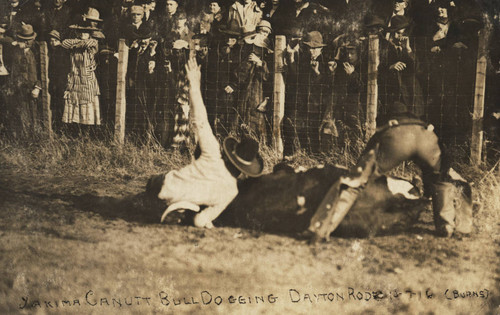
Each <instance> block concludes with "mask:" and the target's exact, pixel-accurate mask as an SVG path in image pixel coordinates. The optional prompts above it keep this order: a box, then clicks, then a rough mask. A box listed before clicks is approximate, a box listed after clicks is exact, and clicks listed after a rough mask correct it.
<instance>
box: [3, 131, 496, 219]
mask: <svg viewBox="0 0 500 315" xmlns="http://www.w3.org/2000/svg"><path fill="white" fill-rule="evenodd" d="M363 145H364V142H363V141H361V140H359V141H355V143H353V144H350V143H348V144H346V146H345V147H343V148H340V149H338V150H332V152H329V153H328V154H321V155H314V156H312V155H309V154H307V153H306V152H305V151H303V150H300V151H298V152H297V153H296V154H294V155H293V156H291V157H289V158H288V160H287V163H289V164H290V165H291V166H293V167H304V168H306V169H307V168H310V167H313V166H316V165H318V164H324V163H330V164H338V165H342V166H346V167H350V166H352V165H353V164H355V163H356V160H357V157H358V156H359V154H360V152H361V150H362V147H363ZM193 151H194V148H193V147H191V148H189V152H191V153H192V152H193ZM464 152H465V151H463V152H462V154H460V156H464ZM260 154H261V155H262V157H263V159H264V161H265V172H271V171H272V168H273V166H274V165H276V164H277V163H279V162H281V161H282V158H281V156H280V155H279V154H278V152H276V150H274V149H273V148H271V147H269V146H267V145H261V148H260ZM455 155H456V151H455ZM191 156H192V155H191V154H190V153H188V152H185V153H181V152H180V151H179V150H165V149H164V148H163V147H162V146H161V145H160V144H159V143H158V142H156V141H154V140H153V141H149V142H148V143H145V144H141V145H136V144H134V143H133V142H131V141H126V142H125V144H123V145H120V144H118V143H116V142H115V141H113V138H112V136H110V135H106V136H104V137H102V139H99V140H97V139H95V137H91V136H89V135H83V136H81V137H79V138H70V137H66V136H64V135H54V137H52V138H48V137H46V136H44V135H38V136H37V137H36V138H33V139H24V140H11V139H6V138H5V137H0V166H1V167H9V168H18V169H22V170H37V171H42V172H46V173H53V174H78V175H90V176H130V177H147V176H149V175H151V174H158V173H164V172H168V171H169V170H171V169H176V168H180V167H182V166H184V165H186V164H188V163H189V162H190V161H191ZM460 161H461V162H460V163H455V164H454V165H453V167H454V168H455V169H456V170H457V171H458V172H459V173H460V174H461V175H462V176H463V177H464V178H465V179H467V180H468V181H469V182H471V183H472V185H473V187H474V188H475V189H474V191H475V192H476V195H475V200H474V201H475V203H476V204H477V205H479V207H478V209H477V210H478V215H479V216H482V217H483V216H484V218H483V219H485V221H490V219H493V218H489V216H491V215H494V214H495V213H500V182H499V178H498V177H499V176H498V174H500V171H499V168H500V165H499V164H498V163H497V164H495V165H487V164H483V165H479V166H470V164H468V163H463V161H464V159H463V158H462V159H460ZM418 173H419V170H418V168H417V167H416V166H415V165H414V164H413V163H411V162H410V163H404V164H402V165H400V166H399V167H398V168H396V169H395V170H393V172H392V174H394V175H397V176H399V177H403V178H407V179H411V178H412V177H413V176H415V175H416V174H418Z"/></svg>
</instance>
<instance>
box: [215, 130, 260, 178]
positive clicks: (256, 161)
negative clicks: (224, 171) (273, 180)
mask: <svg viewBox="0 0 500 315" xmlns="http://www.w3.org/2000/svg"><path fill="white" fill-rule="evenodd" d="M223 148H224V153H225V154H226V156H227V157H228V159H229V161H231V163H232V164H233V165H234V166H235V167H236V168H237V169H238V170H239V171H240V172H242V173H243V174H245V175H247V176H249V177H258V176H260V175H262V171H263V170H264V161H263V160H262V158H261V157H260V155H259V143H258V142H257V141H255V140H254V139H252V138H249V137H243V139H242V140H241V142H239V141H238V140H236V139H235V138H233V137H227V138H226V139H224V144H223Z"/></svg>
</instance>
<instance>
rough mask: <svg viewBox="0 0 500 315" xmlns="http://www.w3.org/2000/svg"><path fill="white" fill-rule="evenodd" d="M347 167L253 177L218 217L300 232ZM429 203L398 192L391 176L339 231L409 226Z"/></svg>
mask: <svg viewBox="0 0 500 315" xmlns="http://www.w3.org/2000/svg"><path fill="white" fill-rule="evenodd" d="M346 173H347V170H345V169H343V168H337V167H334V166H325V167H324V168H313V169H310V170H308V171H306V172H299V173H295V172H294V171H293V170H292V169H291V168H289V169H286V168H285V169H280V170H277V171H275V172H273V173H272V174H268V175H264V176H261V177H259V178H251V179H247V180H244V181H242V182H241V183H240V184H239V187H238V188H239V194H238V196H237V197H236V198H235V199H234V200H233V202H232V203H231V204H230V205H229V207H228V208H227V209H226V210H225V211H224V212H223V213H222V215H221V216H220V217H219V219H218V220H217V223H218V224H219V225H229V226H237V227H244V228H249V229H254V230H259V231H266V232H271V233H300V232H303V231H305V230H307V228H308V226H309V224H310V220H311V218H312V216H313V215H314V212H315V211H316V209H317V208H318V206H319V204H320V203H321V201H322V200H323V198H324V196H325V194H326V193H327V191H328V189H329V188H330V187H331V186H332V185H333V184H334V183H335V182H336V181H337V180H338V179H339V177H340V176H342V175H345V174H346ZM423 209H425V205H424V204H423V203H422V201H420V200H411V201H410V200H407V199H405V198H404V197H403V196H400V195H394V194H393V193H392V192H391V191H390V190H389V188H388V186H387V178H386V177H381V178H378V179H377V180H376V181H373V182H368V183H367V185H366V188H365V189H364V190H363V191H362V192H361V194H360V196H359V197H358V199H357V201H356V203H355V204H354V206H353V208H352V209H351V210H350V211H349V213H348V214H347V216H346V217H345V219H344V220H343V221H342V223H341V225H340V226H339V227H338V229H337V230H336V231H335V234H336V235H342V236H369V235H374V234H378V233H380V232H389V233H390V232H391V231H393V232H394V231H395V228H398V227H399V228H400V229H401V228H405V227H407V226H408V225H409V223H411V222H413V221H414V220H415V219H416V218H417V217H418V214H419V212H420V210H423Z"/></svg>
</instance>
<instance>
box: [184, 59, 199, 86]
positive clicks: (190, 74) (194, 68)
mask: <svg viewBox="0 0 500 315" xmlns="http://www.w3.org/2000/svg"><path fill="white" fill-rule="evenodd" d="M200 68H201V66H199V65H198V63H197V62H196V59H195V58H194V57H191V58H189V60H188V62H187V63H186V77H187V79H188V81H189V83H190V84H191V85H193V84H200V82H201V71H200Z"/></svg>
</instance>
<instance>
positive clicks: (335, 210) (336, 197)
mask: <svg viewBox="0 0 500 315" xmlns="http://www.w3.org/2000/svg"><path fill="white" fill-rule="evenodd" d="M374 173H376V155H375V150H370V151H369V152H368V153H366V154H365V155H363V156H362V157H361V158H360V160H359V162H358V164H357V165H356V166H355V167H354V169H353V170H351V172H350V174H349V175H348V176H341V177H340V178H339V179H338V180H337V181H336V182H335V183H334V184H333V185H332V187H331V188H330V189H329V191H328V192H327V193H326V195H325V197H324V198H323V200H322V201H321V204H320V205H319V207H318V208H317V210H316V212H315V213H314V216H313V217H312V218H311V223H310V225H309V228H308V231H309V232H311V233H312V234H313V235H312V239H311V242H312V243H316V242H317V241H319V240H322V239H325V240H327V241H328V239H329V236H330V234H331V233H332V232H333V231H334V230H335V229H336V228H337V227H338V226H339V224H340V222H342V220H343V219H344V217H345V216H346V214H347V212H349V210H350V209H351V208H352V206H353V205H354V203H355V202H356V199H357V197H358V195H359V193H360V192H361V191H362V190H363V188H364V186H365V184H366V183H367V182H368V180H369V179H370V177H372V176H375V175H374Z"/></svg>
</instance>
